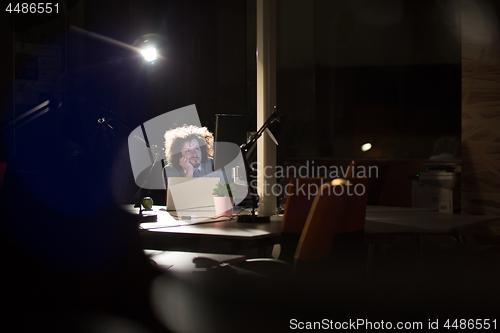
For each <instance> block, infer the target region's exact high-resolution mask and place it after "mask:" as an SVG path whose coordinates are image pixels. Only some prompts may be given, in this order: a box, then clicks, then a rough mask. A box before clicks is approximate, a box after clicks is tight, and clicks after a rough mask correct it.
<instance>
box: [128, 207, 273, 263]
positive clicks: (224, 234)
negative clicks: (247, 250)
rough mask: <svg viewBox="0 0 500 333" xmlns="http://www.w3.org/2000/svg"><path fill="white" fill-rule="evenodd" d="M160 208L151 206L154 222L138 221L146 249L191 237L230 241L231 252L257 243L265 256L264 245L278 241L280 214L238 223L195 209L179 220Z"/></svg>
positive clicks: (130, 209) (129, 209)
mask: <svg viewBox="0 0 500 333" xmlns="http://www.w3.org/2000/svg"><path fill="white" fill-rule="evenodd" d="M161 208H162V207H160V206H155V207H153V213H154V214H157V216H158V222H149V223H142V224H141V229H142V230H141V236H142V238H143V240H144V242H145V243H146V244H145V245H146V246H148V247H149V248H163V245H164V244H169V243H174V242H179V241H182V239H186V238H188V237H189V238H193V237H194V238H196V239H198V240H200V239H218V240H225V241H227V242H229V243H231V248H232V252H233V253H237V252H238V251H239V250H240V249H242V248H243V247H244V245H245V243H247V244H248V243H250V242H253V243H255V244H256V246H257V250H258V256H265V254H266V253H265V252H266V248H267V246H269V245H273V244H275V243H277V242H279V235H280V234H281V220H282V216H277V215H276V216H272V217H271V222H270V223H241V222H237V221H236V218H232V219H228V218H220V219H211V218H208V217H207V216H205V215H204V214H203V212H202V211H198V212H193V214H192V215H191V219H189V220H186V219H184V220H183V219H181V218H178V217H176V216H175V215H173V214H170V213H169V212H167V211H165V210H161ZM126 209H127V210H128V211H130V212H135V213H136V214H137V213H138V208H135V209H134V208H132V207H130V206H127V207H126ZM241 214H247V212H245V211H244V212H242V213H241Z"/></svg>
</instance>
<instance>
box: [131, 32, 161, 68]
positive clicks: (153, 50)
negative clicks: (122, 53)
mask: <svg viewBox="0 0 500 333" xmlns="http://www.w3.org/2000/svg"><path fill="white" fill-rule="evenodd" d="M134 45H135V46H136V47H138V48H139V49H141V54H142V56H143V57H144V61H146V62H147V63H149V64H154V63H155V60H157V59H159V58H162V50H163V48H164V46H165V38H164V37H163V36H161V35H158V34H147V35H143V36H141V37H140V38H139V39H137V40H136V41H135V43H134Z"/></svg>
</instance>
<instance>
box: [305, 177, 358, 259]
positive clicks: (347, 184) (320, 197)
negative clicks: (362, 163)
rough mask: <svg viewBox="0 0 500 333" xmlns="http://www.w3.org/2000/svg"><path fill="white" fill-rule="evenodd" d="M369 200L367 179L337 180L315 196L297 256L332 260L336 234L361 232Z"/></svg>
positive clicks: (326, 185) (325, 185)
mask: <svg viewBox="0 0 500 333" xmlns="http://www.w3.org/2000/svg"><path fill="white" fill-rule="evenodd" d="M367 200H368V179H367V178H350V179H340V178H337V179H334V180H333V181H331V182H330V183H327V184H324V185H323V186H322V187H321V191H320V192H319V193H318V194H317V195H316V197H315V198H314V201H313V204H312V207H311V210H310V212H309V215H308V217H307V221H306V223H305V226H304V229H303V231H302V234H301V237H300V240H299V243H298V246H297V251H296V253H295V259H296V260H299V261H325V260H327V259H329V256H330V250H331V247H332V244H333V242H334V237H335V235H338V234H343V233H352V232H355V231H362V230H363V229H364V224H365V214H366V205H367Z"/></svg>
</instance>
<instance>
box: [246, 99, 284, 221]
mask: <svg viewBox="0 0 500 333" xmlns="http://www.w3.org/2000/svg"><path fill="white" fill-rule="evenodd" d="M283 120H284V117H282V116H279V115H278V113H277V111H276V106H275V107H274V111H273V113H272V114H271V115H270V116H269V118H268V119H267V120H266V122H265V123H264V124H263V125H262V127H261V128H260V129H259V130H258V131H257V132H255V133H254V134H253V135H252V136H251V137H250V139H249V140H248V141H247V142H246V143H244V144H242V145H241V146H240V150H241V155H243V164H244V165H245V172H246V177H247V183H248V184H249V187H250V196H251V198H252V211H251V213H250V214H248V215H238V222H246V223H268V222H270V220H271V219H270V217H269V216H257V214H256V213H255V209H256V208H257V197H258V193H257V189H256V188H255V186H254V185H252V182H251V181H250V171H251V169H250V166H249V165H248V159H249V156H250V155H251V154H252V153H253V151H254V150H255V147H256V144H257V140H258V139H259V138H260V137H261V135H262V134H263V133H264V131H265V132H267V133H268V134H269V136H270V137H271V139H272V140H273V141H274V143H276V145H277V144H278V141H277V140H276V138H275V136H274V135H273V133H272V131H271V130H270V128H271V127H274V128H273V130H274V133H275V134H276V133H279V132H280V130H281V125H282V124H280V123H282V122H283Z"/></svg>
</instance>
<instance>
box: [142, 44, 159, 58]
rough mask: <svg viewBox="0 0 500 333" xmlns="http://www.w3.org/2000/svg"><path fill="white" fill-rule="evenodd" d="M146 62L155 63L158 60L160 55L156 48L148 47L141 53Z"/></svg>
mask: <svg viewBox="0 0 500 333" xmlns="http://www.w3.org/2000/svg"><path fill="white" fill-rule="evenodd" d="M141 53H142V56H143V57H144V60H146V61H147V62H152V61H155V60H156V58H158V53H157V52H156V48H155V47H152V46H148V47H146V48H144V49H142V51H141Z"/></svg>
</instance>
